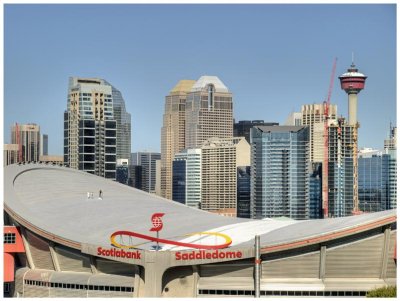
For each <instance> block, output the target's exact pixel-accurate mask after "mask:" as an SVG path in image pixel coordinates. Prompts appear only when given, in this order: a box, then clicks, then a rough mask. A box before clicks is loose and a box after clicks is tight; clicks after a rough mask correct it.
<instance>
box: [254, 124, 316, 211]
mask: <svg viewBox="0 0 400 301" xmlns="http://www.w3.org/2000/svg"><path fill="white" fill-rule="evenodd" d="M251 141H252V144H251V196H250V198H251V217H252V218H257V219H261V218H266V217H281V216H286V217H289V218H293V219H309V216H310V213H309V191H308V187H309V179H310V177H309V172H308V156H309V154H308V151H309V128H308V127H307V126H256V127H253V128H252V129H251Z"/></svg>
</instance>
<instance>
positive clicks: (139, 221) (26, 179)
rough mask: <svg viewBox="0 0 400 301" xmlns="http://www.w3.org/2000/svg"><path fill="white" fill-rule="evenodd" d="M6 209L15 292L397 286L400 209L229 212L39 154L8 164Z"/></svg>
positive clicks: (352, 291) (263, 292)
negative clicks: (265, 214)
mask: <svg viewBox="0 0 400 301" xmlns="http://www.w3.org/2000/svg"><path fill="white" fill-rule="evenodd" d="M100 190H101V191H102V197H101V198H100V197H99V191H100ZM4 210H5V213H4V214H5V219H4V220H5V225H7V226H5V227H4V239H5V244H4V252H5V253H4V258H5V267H4V268H5V270H4V272H5V274H4V275H5V277H4V281H5V288H6V291H5V292H6V293H8V294H9V295H11V296H15V297H17V296H19V297H215V296H218V297H219V296H221V297H222V296H224V297H231V296H251V295H258V294H260V296H261V297H269V296H364V295H365V294H366V292H367V291H369V290H371V289H374V288H377V287H382V286H386V285H394V284H396V255H395V249H396V247H395V246H396V211H395V210H390V211H382V212H376V213H370V214H362V215H356V216H349V217H343V218H330V219H323V220H302V221H294V220H289V219H268V218H267V219H263V220H249V219H240V218H233V217H223V216H219V215H215V214H212V213H208V212H204V211H201V210H198V209H194V208H189V207H186V206H184V205H182V204H179V203H176V202H172V201H169V200H166V199H163V198H161V197H158V196H155V195H152V194H148V193H146V192H143V191H140V190H137V189H134V188H131V187H128V186H126V185H122V184H119V183H117V182H113V181H110V180H106V179H104V178H101V177H98V176H95V175H92V174H89V173H85V172H82V171H78V170H74V169H70V168H66V167H60V166H53V165H50V164H49V165H46V164H40V163H30V164H28V163H27V164H20V165H15V164H14V165H10V166H7V167H6V168H5V174H4ZM154 213H164V215H163V216H162V217H160V218H159V219H156V220H155V221H158V224H157V223H152V221H151V217H152V215H153V214H154ZM161 222H162V223H163V228H162V229H161V231H160V232H157V233H155V232H151V231H150V228H152V227H156V226H160V224H161ZM256 235H259V238H260V244H259V245H260V248H257V252H256V248H255V236H256ZM157 236H159V242H158V244H159V247H157V244H156V242H155V240H156V237H157ZM258 251H259V252H258ZM258 253H260V256H259V257H258V256H257V255H258ZM256 254H257V255H256Z"/></svg>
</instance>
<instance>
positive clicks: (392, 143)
mask: <svg viewBox="0 0 400 301" xmlns="http://www.w3.org/2000/svg"><path fill="white" fill-rule="evenodd" d="M384 152H385V154H388V155H389V156H390V158H389V200H390V201H389V202H390V208H397V127H395V126H392V125H390V133H389V137H388V139H385V140H384Z"/></svg>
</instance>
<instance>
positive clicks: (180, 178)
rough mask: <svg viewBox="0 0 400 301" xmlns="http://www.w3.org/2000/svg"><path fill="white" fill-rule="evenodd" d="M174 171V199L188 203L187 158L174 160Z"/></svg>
mask: <svg viewBox="0 0 400 301" xmlns="http://www.w3.org/2000/svg"><path fill="white" fill-rule="evenodd" d="M172 173H173V175H172V200H174V201H175V202H178V203H181V204H186V160H184V159H178V160H174V161H173V162H172Z"/></svg>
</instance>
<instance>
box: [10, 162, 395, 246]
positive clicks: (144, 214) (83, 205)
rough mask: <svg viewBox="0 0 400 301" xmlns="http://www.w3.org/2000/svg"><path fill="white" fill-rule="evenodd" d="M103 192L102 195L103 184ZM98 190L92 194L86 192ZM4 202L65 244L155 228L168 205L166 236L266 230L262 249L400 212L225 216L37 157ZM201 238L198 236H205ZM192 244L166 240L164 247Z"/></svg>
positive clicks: (15, 178) (21, 168)
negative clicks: (278, 217)
mask: <svg viewBox="0 0 400 301" xmlns="http://www.w3.org/2000/svg"><path fill="white" fill-rule="evenodd" d="M100 189H101V190H102V192H103V199H98V193H99V190H100ZM88 192H93V193H94V198H93V199H91V198H89V199H88V198H87V193H88ZM4 207H5V210H6V211H7V212H8V214H10V215H11V216H12V217H13V219H14V220H16V221H17V222H18V223H20V224H21V225H23V226H25V227H27V228H29V229H30V230H32V231H34V232H36V233H38V234H40V235H42V236H44V237H46V238H48V239H50V240H53V241H57V242H60V243H63V244H65V245H67V246H70V247H73V248H76V249H80V248H81V246H82V244H92V245H100V246H105V245H110V235H111V234H112V233H114V232H115V231H118V230H126V231H134V232H137V233H143V234H146V235H150V236H154V234H152V232H149V229H150V228H151V227H152V224H151V220H150V217H151V216H152V214H153V213H155V212H163V213H165V215H164V217H163V223H164V228H163V230H162V231H161V232H160V237H162V238H166V239H173V240H178V241H186V242H195V243H204V244H207V243H209V242H213V241H214V240H215V239H216V238H215V237H207V236H204V237H202V238H201V239H200V240H199V237H198V236H191V237H187V234H188V233H193V232H219V233H222V234H226V235H228V236H230V237H231V238H232V244H231V246H230V248H242V247H244V248H246V247H252V246H253V245H254V236H255V235H257V234H258V235H260V236H261V247H262V250H263V252H265V251H272V250H282V249H288V248H294V247H299V246H302V245H307V244H312V243H318V242H322V241H326V240H330V239H334V238H339V237H343V236H347V235H350V234H352V233H357V232H362V231H365V230H368V229H371V228H373V227H377V226H379V225H385V224H388V223H390V222H393V221H395V220H396V210H389V211H382V212H377V213H370V214H362V215H357V216H350V217H344V218H334V219H324V220H307V221H294V220H276V219H264V220H248V219H241V218H232V217H223V216H219V215H216V214H212V213H208V212H205V211H201V210H198V209H193V208H189V207H186V206H185V205H181V204H179V203H176V202H173V201H170V200H166V199H163V198H161V197H158V196H155V195H152V194H149V193H146V192H143V191H141V190H137V189H134V188H131V187H129V186H126V185H122V184H119V183H117V182H113V181H110V180H107V179H104V178H101V177H98V176H94V175H91V174H88V173H85V172H81V171H78V170H74V169H70V168H66V167H59V166H52V165H46V164H39V163H30V164H20V165H17V164H14V165H10V166H7V167H6V168H5V174H4ZM199 241H200V242H199ZM132 244H141V246H140V248H141V249H144V250H151V249H152V247H153V245H154V243H150V242H149V243H143V240H142V239H140V238H132ZM178 249H188V248H187V247H176V246H172V245H162V250H171V251H175V250H178Z"/></svg>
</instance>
